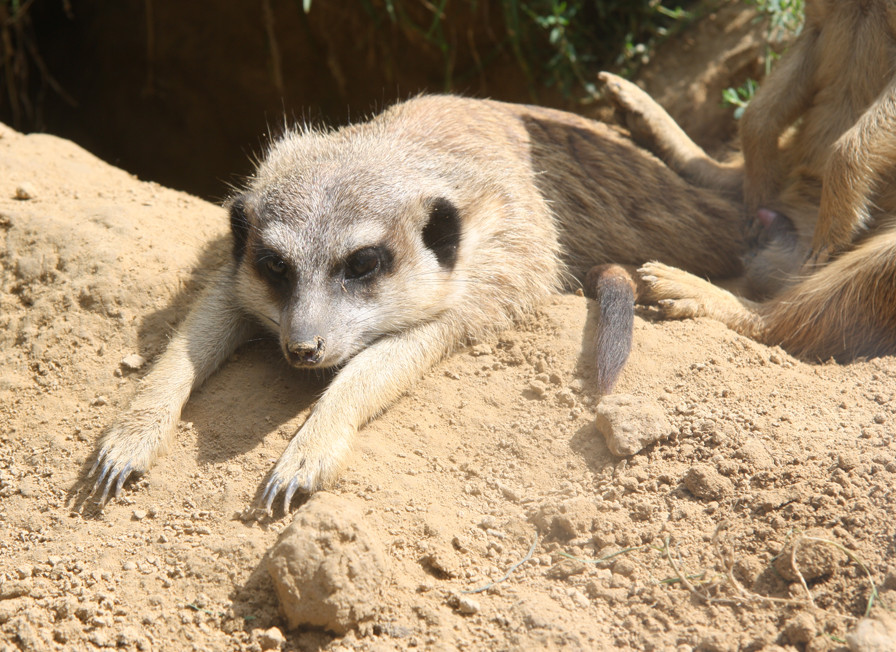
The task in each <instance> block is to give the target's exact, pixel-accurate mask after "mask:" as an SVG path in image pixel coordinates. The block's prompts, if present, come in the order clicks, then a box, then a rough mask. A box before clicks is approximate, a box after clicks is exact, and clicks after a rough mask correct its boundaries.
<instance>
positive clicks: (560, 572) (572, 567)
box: [544, 559, 588, 580]
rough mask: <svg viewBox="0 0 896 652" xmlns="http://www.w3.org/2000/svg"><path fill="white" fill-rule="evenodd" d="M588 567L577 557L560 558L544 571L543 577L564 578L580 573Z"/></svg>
mask: <svg viewBox="0 0 896 652" xmlns="http://www.w3.org/2000/svg"><path fill="white" fill-rule="evenodd" d="M587 569H588V566H587V564H585V562H583V561H579V560H578V559H561V560H560V561H558V562H557V563H556V564H554V565H553V566H551V567H550V568H549V569H547V570H546V571H545V573H544V574H545V577H548V578H550V579H552V580H565V579H567V578H570V577H572V576H573V575H580V574H582V573H584V572H585V571H586V570H587Z"/></svg>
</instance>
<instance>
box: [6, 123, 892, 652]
mask: <svg viewBox="0 0 896 652" xmlns="http://www.w3.org/2000/svg"><path fill="white" fill-rule="evenodd" d="M17 193H18V194H19V195H22V196H28V197H30V198H29V199H16V198H15V196H16V194H17ZM226 224H227V220H226V216H225V214H224V212H223V211H222V210H221V209H220V208H218V207H215V206H212V205H210V204H207V203H204V202H202V201H200V200H198V199H195V198H193V197H190V196H188V195H185V194H183V193H179V192H175V191H171V190H167V189H165V188H162V187H160V186H158V185H155V184H151V183H144V182H140V181H138V180H136V179H135V178H133V177H131V176H129V175H127V174H126V173H124V172H122V171H120V170H117V169H115V168H113V167H111V166H109V165H107V164H105V163H103V162H101V161H99V160H97V159H96V158H94V157H92V156H91V155H89V154H87V153H86V152H84V151H83V150H80V149H79V148H78V147H76V146H74V145H72V144H71V143H68V142H66V141H63V140H60V139H57V138H54V137H51V136H39V135H33V136H27V137H26V136H22V135H20V134H18V133H16V132H14V131H12V130H10V129H7V128H0V273H2V277H0V650H2V651H4V652H5V651H7V650H33V651H38V650H87V649H91V650H92V649H97V648H116V649H123V650H189V649H196V650H260V649H264V648H276V647H278V646H279V647H281V648H282V649H284V650H318V649H326V650H346V649H369V650H386V649H407V648H419V649H456V648H457V649H471V650H477V649H554V648H564V649H621V650H625V649H636V650H690V649H694V648H697V649H700V650H719V651H725V650H780V649H787V650H813V651H820V650H833V649H838V648H841V647H844V646H845V645H846V643H845V641H846V639H847V635H848V634H849V633H850V632H851V631H853V630H854V628H855V626H856V624H857V621H858V619H860V618H861V617H862V616H863V615H864V613H865V610H866V606H867V604H868V601H869V598H870V597H871V596H872V591H873V590H874V588H873V587H876V590H877V592H878V593H879V595H878V596H877V597H876V599H875V604H876V605H878V606H877V607H876V609H877V610H879V611H880V609H881V607H880V605H885V606H886V607H889V608H891V609H892V608H893V607H894V605H896V551H894V546H896V522H894V518H893V515H894V508H896V496H894V486H896V437H894V431H896V359H893V358H881V359H876V360H869V361H858V362H855V363H853V364H850V365H846V366H839V365H835V364H807V363H804V362H801V361H798V360H795V359H793V358H792V357H790V356H789V355H787V354H786V353H785V352H783V351H781V350H780V349H777V348H767V347H764V346H760V345H758V344H756V343H754V342H752V341H749V340H747V339H744V338H743V337H740V336H738V335H735V334H734V333H732V332H730V331H728V330H726V329H725V328H723V327H722V326H720V325H718V324H716V323H713V322H710V321H687V322H674V323H664V322H658V321H655V320H653V319H652V318H651V315H650V312H649V311H648V310H645V311H644V312H642V313H641V314H640V315H639V316H638V318H637V321H636V324H635V333H634V350H633V352H632V357H631V361H630V363H629V366H628V367H627V368H626V370H625V371H624V373H623V376H622V379H621V381H620V383H619V386H618V388H617V391H618V392H619V393H623V394H631V395H635V396H639V397H647V398H650V399H652V400H655V401H656V402H658V403H659V405H661V406H662V408H663V410H664V412H665V413H666V415H667V417H668V419H669V421H670V424H671V426H670V428H669V433H668V436H667V437H666V438H664V439H663V440H661V441H659V442H657V443H655V444H653V445H651V446H649V447H648V448H646V449H645V450H644V451H642V452H641V453H638V454H636V455H634V456H632V457H629V458H618V457H615V456H614V455H612V454H611V453H610V452H609V450H608V448H607V446H606V445H605V443H604V441H603V438H602V437H601V435H600V434H599V433H598V431H597V429H596V427H595V410H596V405H595V401H594V398H593V396H592V394H593V392H592V390H591V388H592V387H593V378H592V369H591V368H590V366H589V364H588V356H587V346H583V342H588V341H589V337H590V336H591V334H593V323H592V319H591V316H590V314H589V304H588V301H587V300H586V299H584V298H582V297H578V296H563V297H558V298H557V299H556V300H554V301H553V302H552V303H551V304H550V305H546V306H544V307H543V309H542V310H541V311H540V312H539V313H538V314H537V315H534V316H533V317H532V318H531V319H530V320H529V321H527V322H526V323H523V324H520V326H519V327H518V328H517V329H515V330H513V331H509V332H506V333H503V334H502V335H500V337H497V338H496V339H494V340H493V341H488V342H480V343H478V344H476V345H475V346H472V347H470V348H469V349H466V350H463V351H460V352H459V353H457V354H456V355H454V356H453V357H451V358H450V359H448V360H446V361H445V362H444V363H442V364H441V365H439V366H438V367H436V368H435V369H433V370H432V371H431V372H430V373H428V374H427V375H426V376H425V378H423V379H422V381H421V382H420V383H419V384H417V385H416V386H415V387H414V388H413V390H412V391H410V392H409V393H408V395H407V396H405V397H404V398H402V399H401V400H399V401H398V402H397V403H396V404H395V405H394V406H393V407H392V408H391V409H389V410H388V411H387V412H386V413H385V414H384V415H383V416H382V417H381V418H379V419H377V420H376V421H374V422H373V423H371V424H370V425H368V426H367V427H366V428H364V429H363V431H362V432H361V433H360V436H359V437H358V439H357V442H356V447H355V451H354V453H353V455H352V457H351V461H350V464H349V466H348V468H347V470H346V472H345V474H344V476H343V477H342V480H341V482H340V483H339V485H338V486H337V487H336V488H335V489H334V491H333V492H332V494H334V495H333V496H330V497H329V498H331V499H333V500H338V501H339V502H340V503H341V504H344V505H348V507H347V508H346V509H347V510H349V511H347V512H346V513H350V514H356V515H357V518H353V520H354V521H357V522H358V523H359V524H361V525H363V527H364V528H365V532H366V535H365V536H368V538H369V539H371V540H372V541H373V542H372V543H371V546H372V549H376V550H377V551H381V553H382V554H380V552H376V553H375V554H376V555H379V556H377V557H376V558H377V559H378V560H381V561H382V566H383V570H382V580H381V581H380V582H378V583H377V586H376V588H375V589H372V590H369V591H368V593H367V594H364V595H363V596H362V597H361V598H358V599H359V600H363V604H361V603H360V602H359V603H358V604H356V605H354V606H356V607H358V608H359V610H358V611H357V613H362V612H363V613H364V614H365V615H363V617H362V616H349V617H348V620H347V621H343V623H344V622H347V623H348V625H349V627H347V629H348V631H347V633H345V634H342V635H334V634H332V633H329V632H327V631H325V630H324V629H321V628H312V627H305V628H303V627H299V628H297V629H289V628H288V627H287V621H286V620H285V619H284V618H283V616H281V614H280V612H279V611H278V603H277V599H276V597H275V595H274V592H273V586H272V581H271V579H270V576H269V573H268V558H267V556H268V552H267V551H268V550H269V549H270V548H271V547H272V546H273V545H274V544H275V542H276V541H277V539H278V535H279V534H280V533H281V532H282V531H283V530H284V529H285V528H286V527H287V526H288V525H289V524H290V522H291V521H292V518H293V516H292V515H284V514H282V512H281V513H277V514H275V515H274V516H273V517H271V518H256V517H254V516H253V515H252V514H251V513H250V512H249V511H248V510H247V509H246V508H247V506H249V505H250V504H252V502H253V500H254V499H255V497H256V490H257V487H258V486H259V484H260V482H261V481H262V480H263V478H264V476H265V474H266V473H267V471H268V470H269V469H270V468H271V465H272V464H273V462H274V461H275V460H276V458H277V457H278V456H279V454H280V452H281V451H282V450H283V448H284V447H285V445H286V443H287V441H288V439H289V438H290V437H291V435H292V433H293V432H294V431H295V430H296V429H297V428H298V427H299V426H300V425H301V424H302V422H303V420H304V419H305V417H306V416H307V414H308V409H309V406H310V404H311V403H312V402H313V401H314V399H315V397H316V396H317V395H318V394H319V393H320V391H321V390H322V388H323V387H324V383H325V379H321V378H314V377H306V376H305V375H303V374H302V373H300V372H297V371H294V370H292V369H290V368H289V367H288V366H287V365H286V363H285V362H284V361H283V360H282V359H281V356H280V354H279V352H278V351H277V349H276V347H275V346H274V345H273V344H271V343H269V342H265V341H258V342H252V343H250V344H249V345H248V346H246V347H244V348H243V349H241V350H240V351H239V352H238V354H237V355H235V356H234V357H233V359H232V360H231V361H230V362H229V363H228V364H227V365H225V367H224V368H223V369H222V370H221V371H220V372H219V373H218V374H216V375H215V376H214V377H213V378H212V379H211V380H210V381H209V382H208V383H207V384H206V385H205V386H204V387H203V388H201V389H200V390H199V391H197V392H196V393H195V394H194V397H193V398H192V400H191V401H190V403H189V404H188V405H187V408H186V410H185V412H184V414H183V420H182V423H181V424H180V427H179V433H178V438H177V442H176V444H175V446H174V448H173V450H172V451H171V453H170V454H169V455H168V456H166V457H164V458H162V459H161V460H160V461H159V462H158V463H157V465H156V466H155V467H154V468H153V469H152V470H151V472H150V473H148V474H147V475H146V476H145V477H144V478H142V479H140V480H139V481H137V482H132V483H129V485H128V486H127V487H126V488H125V490H124V491H123V494H122V496H121V497H120V498H118V499H116V500H113V501H112V502H111V503H110V504H109V505H108V506H107V507H106V509H105V510H104V511H102V512H99V511H98V510H97V509H96V507H95V505H94V504H93V503H92V502H91V501H90V500H86V499H85V491H84V485H83V481H84V477H85V474H86V472H87V470H88V468H89V464H90V462H91V454H92V452H93V450H94V446H95V442H96V440H97V438H98V437H99V435H100V434H101V432H102V431H103V428H104V427H105V426H106V425H107V424H108V423H109V422H110V421H111V420H112V419H113V418H114V416H115V415H116V414H117V413H118V412H119V411H120V410H121V409H123V408H124V406H125V405H126V404H127V403H128V401H129V399H130V398H131V397H132V396H133V395H134V392H135V391H136V388H137V386H138V384H139V379H140V377H141V375H142V374H143V373H144V372H145V370H146V367H143V368H141V369H139V370H131V369H129V368H128V367H127V365H123V364H122V361H123V360H124V359H125V358H126V357H127V356H130V355H133V354H139V355H141V356H143V357H145V358H147V359H152V358H153V357H154V356H155V355H157V354H158V353H159V352H160V350H161V349H162V347H163V346H164V343H165V341H166V338H167V337H168V336H169V335H170V333H171V329H172V327H173V326H174V325H175V324H176V323H177V322H178V321H179V320H180V319H181V318H182V317H183V315H184V314H185V310H186V307H187V306H188V305H189V301H190V299H191V298H192V297H194V296H195V294H196V291H197V288H198V287H200V286H201V284H202V281H203V279H204V278H205V277H207V273H208V270H209V269H210V268H212V267H213V266H214V265H215V264H216V263H217V262H219V261H220V260H221V259H222V257H223V256H226V255H227V241H226ZM583 351H584V352H585V353H583ZM329 498H328V499H329ZM306 507H307V505H306V506H303V507H300V508H299V513H300V514H301V513H303V510H305V509H306ZM343 520H345V519H343ZM338 527H342V526H338ZM819 539H821V540H823V541H819ZM533 542H536V544H535V546H534V550H533V551H532V554H531V556H530V557H528V559H527V560H526V561H525V562H524V563H522V564H521V565H519V566H518V567H516V568H515V569H514V570H513V572H512V573H511V574H510V576H509V578H508V579H507V580H506V581H503V582H500V583H496V584H494V585H493V586H492V587H491V588H489V589H488V590H486V591H482V592H479V593H463V592H464V591H468V590H475V589H478V588H480V587H483V586H484V585H486V584H487V583H489V582H493V581H495V580H499V579H500V578H502V577H503V576H504V575H505V574H506V573H507V571H508V570H509V569H511V568H513V567H514V566H515V565H516V564H517V563H518V562H520V560H523V559H525V558H527V553H529V551H530V548H531V547H532V546H533ZM794 547H795V548H796V550H795V552H794ZM844 551H849V553H848V555H847V554H846V553H845V552H844ZM615 553H619V554H615ZM334 554H338V551H336V553H334ZM570 556H571V557H574V558H577V559H572V558H570ZM792 558H794V559H795V560H796V569H794V567H793V565H792V564H791V562H792ZM377 564H380V561H377ZM362 607H363V608H362ZM353 613H355V612H353ZM882 613H884V612H882ZM882 617H885V613H884V616H882ZM352 618H356V620H355V621H352ZM271 628H277V631H271ZM281 633H282V635H283V636H284V637H285V640H281V639H280V638H279V635H280V634H281ZM865 649H870V648H867V647H866V648H865Z"/></svg>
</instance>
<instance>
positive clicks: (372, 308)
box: [91, 96, 742, 510]
mask: <svg viewBox="0 0 896 652" xmlns="http://www.w3.org/2000/svg"><path fill="white" fill-rule="evenodd" d="M658 197H661V198H662V202H657V198H658ZM229 213H230V227H231V231H232V238H233V256H232V259H231V260H230V262H229V264H228V265H227V266H226V267H225V268H224V269H223V270H222V271H221V272H220V274H219V276H218V278H217V280H216V281H214V282H213V283H212V284H211V285H210V287H209V289H208V290H207V291H206V293H205V294H204V295H203V296H202V297H201V298H200V299H199V300H198V302H197V303H196V305H195V306H194V307H193V308H192V310H191V312H190V313H189V315H188V317H187V318H186V320H185V322H184V323H183V325H182V326H181V327H180V328H179V330H178V331H177V333H176V334H175V335H174V336H173V338H172V340H171V342H170V344H169V345H168V348H167V350H166V351H165V352H164V353H163V354H162V355H161V357H160V358H159V360H158V361H157V362H156V364H155V366H154V368H153V369H152V370H151V371H150V372H149V374H148V375H147V376H146V378H145V379H144V382H143V384H142V386H141V387H140V389H139V390H138V393H137V395H136V397H135V398H134V400H133V402H132V404H131V405H130V407H129V408H128V409H127V410H126V411H125V412H124V413H123V414H122V415H121V416H120V417H119V418H118V420H117V421H116V422H115V423H113V424H112V426H111V427H110V428H109V429H108V430H107V431H106V433H105V434H104V436H103V437H102V439H101V441H100V442H99V446H98V452H97V456H96V463H95V465H94V470H93V471H92V472H91V474H93V473H94V472H95V473H97V480H96V484H95V487H94V491H95V492H99V491H100V490H101V491H102V495H101V497H100V502H101V503H104V502H105V501H106V500H107V498H108V496H109V495H110V493H112V494H118V492H119V491H120V490H121V488H122V485H123V484H124V482H125V481H126V480H127V478H128V477H129V476H130V475H131V474H133V473H143V472H145V471H147V470H148V469H149V467H150V465H151V464H152V463H153V460H154V459H155V458H156V456H157V455H158V454H159V453H161V452H163V451H164V450H165V449H166V448H167V447H168V445H169V443H170V441H171V439H172V437H173V433H174V430H175V425H176V423H177V420H178V418H179V415H180V412H181V409H182V407H183V405H184V404H185V402H186V401H187V399H188V398H189V395H190V392H191V390H192V389H194V388H195V387H197V386H198V385H200V384H201V383H202V382H203V381H204V380H205V379H206V378H207V377H208V376H209V375H210V374H211V373H212V372H214V371H215V370H216V369H217V368H218V367H219V366H220V365H221V364H222V363H223V362H224V361H225V360H226V359H227V358H228V357H229V356H230V355H231V353H232V352H233V351H234V350H235V349H236V348H237V347H238V346H239V345H240V344H241V343H242V342H244V341H245V340H246V339H247V338H248V337H250V335H251V334H252V333H253V332H254V331H255V330H256V329H257V328H258V327H261V328H262V329H265V330H267V331H269V332H271V333H272V334H273V335H274V336H275V337H277V338H279V342H280V348H281V349H282V353H283V355H284V357H285V358H286V360H287V361H288V362H289V363H290V364H291V365H292V366H294V367H297V368H301V369H322V368H330V367H333V368H336V369H337V373H336V374H335V376H334V377H333V379H332V381H331V383H330V384H329V386H328V387H327V389H326V391H325V392H324V394H323V395H322V396H321V398H320V400H319V401H318V402H317V403H316V404H315V406H314V407H313V409H312V411H311V413H310V415H309V417H308V418H307V420H306V421H305V423H304V424H303V425H302V426H301V428H299V430H298V432H297V433H296V434H295V436H294V437H293V439H292V441H291V442H290V443H289V445H288V446H287V447H286V450H285V451H284V453H283V455H282V456H281V458H280V460H279V461H278V462H277V464H276V466H275V467H274V468H273V470H272V472H271V473H270V475H269V477H268V478H267V480H266V482H265V484H264V485H263V487H264V488H263V490H262V491H261V494H260V495H261V499H260V502H261V504H262V506H263V507H265V508H266V509H268V510H270V508H271V505H272V503H273V501H274V500H275V499H276V498H278V496H281V495H282V497H283V504H284V509H288V506H289V505H290V502H291V500H292V498H293V496H294V495H295V494H296V492H311V491H314V490H316V489H318V488H320V487H322V486H325V485H327V484H330V483H331V482H332V481H333V480H334V478H335V477H336V476H337V473H338V471H339V469H340V467H341V466H342V465H343V463H344V461H345V459H346V457H347V455H348V452H349V450H350V447H351V443H352V439H353V437H354V434H355V432H356V431H357V430H358V429H359V428H360V427H361V426H363V425H364V424H365V423H366V422H367V421H368V420H370V419H371V418H373V417H375V416H376V415H377V414H379V413H380V412H382V411H383V410H384V409H385V408H386V407H387V406H388V405H389V404H390V403H391V402H393V401H394V400H395V399H396V398H397V397H398V396H399V395H401V394H402V393H403V392H405V391H406V390H407V389H408V388H409V387H410V386H411V385H412V383H413V382H414V381H415V380H416V379H417V378H418V377H420V376H421V375H422V374H423V373H424V372H425V371H426V370H427V369H429V368H430V367H432V366H433V365H434V364H436V363H437V362H438V361H439V360H440V359H442V358H443V357H444V356H445V355H447V354H448V353H450V352H451V351H452V350H454V349H456V348H458V346H460V345H462V344H463V343H465V342H467V341H469V340H470V339H471V338H481V337H485V336H487V335H488V334H489V333H493V332H495V331H496V330H498V329H503V328H507V327H508V326H510V325H511V324H512V323H513V321H514V319H515V318H517V317H518V316H520V315H522V314H524V313H527V312H529V311H531V310H532V309H533V308H534V307H536V306H537V305H538V304H539V303H541V302H542V301H544V300H545V299H546V298H547V297H548V296H550V295H551V293H553V292H556V291H557V290H560V289H562V288H564V287H565V288H571V287H574V286H575V284H576V283H578V282H580V281H581V280H582V279H583V278H584V277H585V274H586V272H587V271H588V270H589V269H590V268H591V267H592V265H594V264H600V263H609V262H614V263H620V264H623V265H629V266H633V265H638V264H641V263H643V262H644V261H647V260H653V259H658V260H664V261H667V262H669V263H670V264H672V265H676V266H680V267H682V268H684V269H688V270H690V271H692V272H694V273H697V274H701V275H706V276H710V277H726V276H735V275H737V274H738V273H739V272H740V263H739V254H740V253H741V248H742V244H741V243H742V239H741V234H740V223H741V216H740V211H739V209H738V207H737V205H736V204H734V203H732V202H731V201H730V200H729V199H728V198H726V197H724V196H722V195H721V194H719V193H717V192H714V191H711V190H706V189H700V188H697V189H695V188H692V187H691V186H690V185H688V184H687V183H686V182H685V181H683V180H682V179H681V177H680V176H679V175H678V174H676V173H675V172H673V171H671V170H670V169H669V168H668V167H666V166H665V165H664V164H663V163H662V162H661V161H659V160H658V159H657V158H656V157H654V156H652V155H650V154H649V153H647V152H645V151H643V150H641V149H640V148H638V147H637V146H635V145H633V144H632V142H631V141H630V139H628V138H627V137H626V136H625V135H624V134H623V133H622V132H620V131H618V130H616V129H614V128H612V127H610V126H608V125H605V124H602V123H599V122H594V121H591V120H588V119H585V118H583V117H580V116H577V115H573V114H569V113H564V112H561V111H555V110H550V109H544V108H538V107H534V106H524V105H512V104H503V103H499V102H494V101H488V100H477V99H467V98H461V97H455V96H421V97H417V98H414V99H411V100H409V101H406V102H404V103H400V104H398V105H395V106H393V107H391V108H389V109H388V110H386V111H385V112H383V113H381V114H379V115H377V116H375V117H373V118H372V119H370V120H369V121H367V122H362V123H358V124H353V125H350V126H346V127H343V128H341V129H337V130H333V131H319V130H314V129H310V128H301V129H297V130H295V131H291V132H289V133H287V134H286V135H284V136H283V137H282V138H280V139H279V140H277V141H276V142H274V143H273V144H272V145H271V146H270V149H269V151H268V152H267V155H266V156H265V157H264V160H263V162H262V163H261V164H260V165H259V167H258V169H257V171H256V172H255V174H254V175H253V176H252V177H251V179H250V180H249V182H248V184H247V186H246V188H245V189H244V190H243V191H242V192H240V193H239V194H237V195H236V196H235V197H234V198H233V199H232V200H231V201H230V203H229ZM670 214H674V216H675V217H674V218H671V217H670ZM618 271H619V269H618V268H610V269H608V270H606V273H605V274H601V273H597V275H596V279H597V281H594V279H592V282H590V283H589V287H590V288H592V289H593V287H594V286H600V285H602V284H603V285H606V286H607V287H608V288H610V291H611V292H612V291H613V288H616V290H618V292H622V293H625V292H628V298H627V299H626V298H623V299H622V300H621V302H618V301H617V302H616V303H617V304H619V305H621V306H622V307H621V313H620V314H621V318H620V319H621V321H622V322H625V321H626V320H628V321H629V322H630V321H631V315H630V314H629V313H630V312H631V304H632V301H633V299H632V296H631V287H630V286H628V285H626V284H625V283H620V282H618V278H617V277H618ZM602 279H603V281H606V282H605V283H604V282H603V281H602ZM598 291H599V290H598ZM605 305H606V306H607V310H608V311H612V310H613V305H614V303H613V302H612V301H609V302H606V304H605ZM613 322H614V316H613V315H604V316H603V319H602V325H601V326H600V328H601V330H604V329H606V328H609V325H611V324H612V323H613ZM620 332H621V333H622V336H621V339H622V340H624V339H625V332H626V327H625V324H624V323H623V325H622V328H621V331H620ZM628 332H629V335H628V336H629V337H630V324H629V325H628ZM610 339H613V338H612V337H611V338H610ZM617 339H619V338H617ZM625 346H626V345H625V343H624V341H623V344H622V348H625ZM616 349H617V350H616V351H614V352H613V353H612V354H611V355H610V356H609V357H610V358H611V359H610V361H609V362H606V363H603V362H601V360H600V359H599V360H598V368H601V367H602V366H605V367H607V368H608V369H609V370H610V371H609V375H606V374H605V376H604V380H603V381H601V382H602V386H601V387H599V388H598V391H608V390H609V388H610V387H612V384H613V382H614V381H615V376H614V374H615V373H617V372H618V368H620V367H621V363H620V362H619V361H618V358H619V352H618V349H619V347H618V346H617V347H616ZM626 353H627V350H626ZM598 357H599V358H600V354H598ZM623 362H624V356H623ZM614 369H615V371H614Z"/></svg>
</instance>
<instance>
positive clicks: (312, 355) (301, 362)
mask: <svg viewBox="0 0 896 652" xmlns="http://www.w3.org/2000/svg"><path fill="white" fill-rule="evenodd" d="M325 348H326V342H325V341H324V338H322V337H321V336H319V335H316V336H314V337H312V338H310V339H307V340H304V341H300V342H295V341H288V342H287V343H286V350H285V354H286V359H287V360H288V361H289V364H291V365H293V366H294V367H310V366H313V365H316V364H317V363H319V362H320V361H321V358H322V357H323V354H324V349H325Z"/></svg>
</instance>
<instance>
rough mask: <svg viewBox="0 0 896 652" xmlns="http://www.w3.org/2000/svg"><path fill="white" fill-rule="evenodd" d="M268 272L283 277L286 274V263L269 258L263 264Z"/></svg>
mask: <svg viewBox="0 0 896 652" xmlns="http://www.w3.org/2000/svg"><path fill="white" fill-rule="evenodd" d="M264 265H265V267H266V268H267V270H268V272H270V273H271V274H272V275H274V276H283V275H284V274H286V263H284V262H283V261H282V260H280V259H279V258H271V259H269V260H267V261H266V262H265V264H264Z"/></svg>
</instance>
